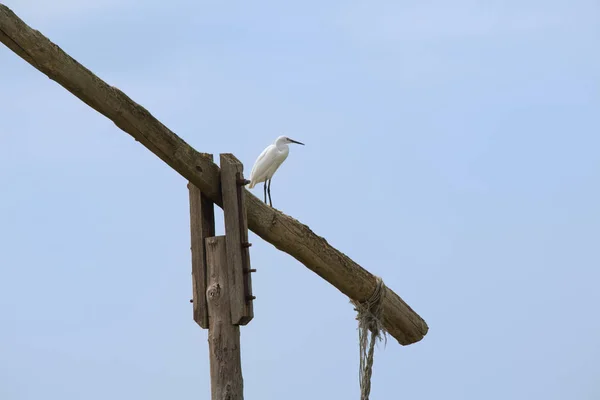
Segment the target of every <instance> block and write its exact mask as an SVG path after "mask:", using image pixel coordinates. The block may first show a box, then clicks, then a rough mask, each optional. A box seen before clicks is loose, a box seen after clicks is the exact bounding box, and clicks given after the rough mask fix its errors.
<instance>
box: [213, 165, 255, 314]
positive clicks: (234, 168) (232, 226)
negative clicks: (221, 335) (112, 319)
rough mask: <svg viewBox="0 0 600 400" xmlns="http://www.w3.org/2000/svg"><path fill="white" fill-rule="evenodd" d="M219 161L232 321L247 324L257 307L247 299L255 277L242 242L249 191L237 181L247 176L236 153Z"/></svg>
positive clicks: (250, 293) (243, 240)
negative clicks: (242, 201) (243, 201)
mask: <svg viewBox="0 0 600 400" xmlns="http://www.w3.org/2000/svg"><path fill="white" fill-rule="evenodd" d="M220 159H221V194H222V196H223V215H224V219H225V236H226V237H227V262H228V263H229V265H231V266H232V267H231V268H230V272H231V273H230V274H229V285H230V287H231V288H232V290H231V320H232V321H233V323H234V324H236V325H246V324H247V323H248V322H250V321H251V320H252V318H254V307H253V305H252V300H250V299H249V298H248V296H251V295H252V277H251V274H250V272H249V271H248V269H249V268H250V256H249V254H248V253H249V251H248V248H247V247H243V246H242V243H244V242H248V223H247V220H246V212H245V209H244V208H243V204H241V202H240V200H242V199H243V198H245V197H246V196H245V194H246V193H247V191H246V190H245V189H244V188H243V187H240V185H239V184H238V182H237V180H238V179H243V177H244V174H243V172H244V167H243V166H242V163H241V162H240V161H239V160H238V159H237V158H235V157H234V156H233V154H221V157H220ZM238 190H239V191H240V192H241V193H240V195H241V198H240V197H238ZM245 271H246V272H245Z"/></svg>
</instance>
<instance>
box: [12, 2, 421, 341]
mask: <svg viewBox="0 0 600 400" xmlns="http://www.w3.org/2000/svg"><path fill="white" fill-rule="evenodd" d="M0 42H2V43H4V44H5V45H6V46H7V47H8V48H9V49H11V50H12V51H13V52H15V53H16V54H17V55H18V56H20V57H21V58H23V59H24V60H25V61H27V62H28V63H30V64H31V65H32V66H34V67H35V68H37V69H38V70H39V71H41V72H42V73H44V74H46V75H47V76H48V77H49V78H50V79H52V80H54V81H55V82H57V83H59V84H60V85H62V86H63V87H64V88H65V89H67V90H68V91H69V92H71V93H73V94H74V95H75V96H77V97H78V98H79V99H81V100H82V101H83V102H85V103H86V104H88V105H89V106H90V107H92V108H93V109H95V110H96V111H98V112H100V113H101V114H103V115H104V116H106V117H107V118H109V119H110V120H112V121H113V122H114V123H115V125H117V126H118V127H119V128H121V129H122V130H123V131H125V132H127V133H128V134H130V135H131V136H132V137H133V138H135V140H137V141H139V142H140V143H142V144H143V145H144V146H146V148H148V150H150V151H152V152H153V153H154V154H156V155H157V156H158V157H159V158H160V159H162V160H163V161H164V162H165V163H167V164H168V165H169V166H171V167H172V168H173V169H174V170H175V171H177V172H178V173H180V174H181V175H182V176H183V177H184V178H186V179H187V180H188V181H190V182H192V183H193V184H194V185H196V187H198V188H199V189H200V190H201V191H202V193H203V194H205V195H206V197H207V198H208V199H210V200H212V201H213V202H214V203H215V204H217V205H219V206H222V204H223V202H222V197H221V190H220V178H219V175H220V171H219V167H218V166H217V165H216V164H215V163H213V162H212V160H211V159H210V158H207V157H206V156H204V155H203V154H202V153H199V152H198V151H196V150H194V149H193V148H192V147H191V146H190V145H188V144H187V143H186V142H185V141H184V140H182V139H181V138H180V137H179V136H177V135H176V134H175V133H173V132H172V131H171V130H170V129H169V128H167V127H166V126H165V125H163V124H162V123H161V122H160V121H158V120H157V119H156V118H155V117H154V116H152V114H150V113H149V112H148V110H146V109H145V108H144V107H142V106H140V105H139V104H137V103H136V102H134V101H133V100H131V99H130V98H129V97H128V96H127V95H126V94H125V93H123V92H122V91H120V90H119V89H117V88H115V87H113V86H110V85H108V84H107V83H106V82H104V81H103V80H101V79H100V78H98V77H97V76H96V75H94V74H93V73H92V72H91V71H90V70H88V69H87V68H85V67H84V66H83V65H81V64H79V63H78V62H77V61H76V60H74V59H73V58H72V57H71V56H69V55H68V54H66V53H65V52H64V51H63V50H62V49H61V48H60V47H58V46H57V45H56V44H54V43H52V42H51V41H50V40H48V38H46V37H45V36H44V35H42V34H41V33H40V32H38V31H36V30H34V29H32V28H31V27H29V26H28V25H27V24H25V23H24V22H23V21H22V20H21V19H20V18H19V17H17V16H16V15H15V14H14V13H13V12H12V11H11V10H10V9H9V8H8V7H6V6H5V5H3V4H0ZM360 190H361V187H360V184H357V186H356V191H357V193H359V194H360ZM245 206H246V211H247V214H248V227H249V228H250V229H251V230H252V231H254V232H255V233H256V234H257V235H258V236H260V237H261V238H263V239H264V240H266V241H267V242H269V243H271V244H272V245H273V246H275V247H276V248H278V249H279V250H282V251H285V252H286V253H288V254H290V255H291V256H292V257H294V258H295V259H297V260H298V261H300V262H301V263H302V264H304V265H305V266H306V267H307V268H309V269H310V270H312V271H313V272H314V273H316V274H317V275H319V276H320V277H322V278H323V279H325V280H326V281H328V282H329V283H331V284H332V285H333V286H335V287H336V288H337V289H338V290H340V291H341V292H342V293H344V294H345V295H346V296H348V297H349V298H351V299H352V300H354V301H358V302H363V301H365V300H366V299H368V298H369V297H370V296H371V295H372V293H373V292H374V290H375V288H376V287H377V279H376V277H375V276H374V275H373V274H371V273H370V272H369V271H367V270H365V269H364V268H362V267H361V266H360V265H358V264H357V263H356V262H354V261H353V260H352V259H350V257H348V256H346V255H345V254H344V253H342V252H341V251H339V250H337V249H336V248H334V247H333V246H331V245H330V244H329V243H328V242H327V241H326V240H325V239H324V238H322V237H320V236H318V235H317V234H315V233H314V232H313V231H312V230H311V229H310V228H309V227H308V226H306V225H304V224H302V223H301V222H300V221H297V220H295V219H294V218H292V217H290V216H288V215H285V214H283V213H282V212H280V211H278V210H276V209H274V208H271V207H269V206H267V205H265V204H264V203H263V202H262V201H261V200H260V199H258V198H257V197H256V196H254V195H252V194H251V193H249V192H247V193H246V202H245ZM383 323H384V326H385V328H386V329H387V331H388V333H389V334H390V335H391V336H393V337H394V338H396V340H398V342H399V343H400V344H403V345H407V344H411V343H414V342H418V341H419V340H421V339H422V338H423V337H424V336H425V334H426V333H427V331H428V329H429V328H428V326H427V323H426V322H425V321H424V320H423V319H422V318H421V317H420V316H419V315H418V314H417V313H416V312H414V311H413V309H412V308H411V307H410V306H409V305H408V304H406V303H405V302H404V301H403V300H402V299H401V298H400V296H398V295H397V294H396V293H394V292H393V291H392V290H391V289H390V288H388V290H387V292H386V296H385V298H384V300H383Z"/></svg>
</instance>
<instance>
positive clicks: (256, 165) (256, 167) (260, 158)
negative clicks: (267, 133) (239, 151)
mask: <svg viewBox="0 0 600 400" xmlns="http://www.w3.org/2000/svg"><path fill="white" fill-rule="evenodd" d="M271 147H273V145H269V146H267V147H266V148H265V149H264V150H263V151H262V153H260V155H259V156H258V158H257V159H256V161H255V162H254V165H253V166H252V171H251V172H250V180H254V178H257V176H256V175H255V174H256V173H257V172H258V170H259V169H261V168H260V165H263V162H264V161H266V159H265V157H266V155H267V153H268V152H269V149H270V148H271Z"/></svg>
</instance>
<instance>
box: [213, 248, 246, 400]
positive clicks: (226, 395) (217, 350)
mask: <svg viewBox="0 0 600 400" xmlns="http://www.w3.org/2000/svg"><path fill="white" fill-rule="evenodd" d="M226 243H227V241H226V239H225V236H214V237H210V238H207V239H206V256H207V266H208V287H207V290H206V298H207V302H208V315H209V317H208V318H209V324H208V325H209V327H208V346H209V351H210V355H209V357H210V391H211V396H212V400H242V399H243V398H244V395H243V387H244V384H243V379H242V362H241V354H240V327H239V326H237V325H233V324H232V323H231V302H230V299H229V298H230V290H233V289H234V288H232V287H230V286H229V282H228V281H229V278H228V275H229V274H230V273H231V268H230V266H229V265H228V263H227V244H226Z"/></svg>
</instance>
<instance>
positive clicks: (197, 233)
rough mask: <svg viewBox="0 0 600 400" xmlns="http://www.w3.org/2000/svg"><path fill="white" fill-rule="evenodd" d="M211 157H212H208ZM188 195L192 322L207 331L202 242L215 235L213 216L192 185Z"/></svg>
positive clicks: (204, 198)
mask: <svg viewBox="0 0 600 400" xmlns="http://www.w3.org/2000/svg"><path fill="white" fill-rule="evenodd" d="M210 157H212V156H210ZM188 190H189V194H190V231H191V251H192V295H193V303H194V321H196V323H197V324H198V325H200V327H202V328H204V329H208V308H207V305H206V285H207V281H208V278H207V274H208V272H207V271H208V270H207V267H206V248H205V242H204V240H205V239H206V238H208V237H211V236H214V235H215V214H214V205H213V202H212V201H210V200H209V199H207V198H206V197H205V196H204V195H203V194H202V192H200V189H198V188H197V187H196V186H194V184H193V183H188Z"/></svg>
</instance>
